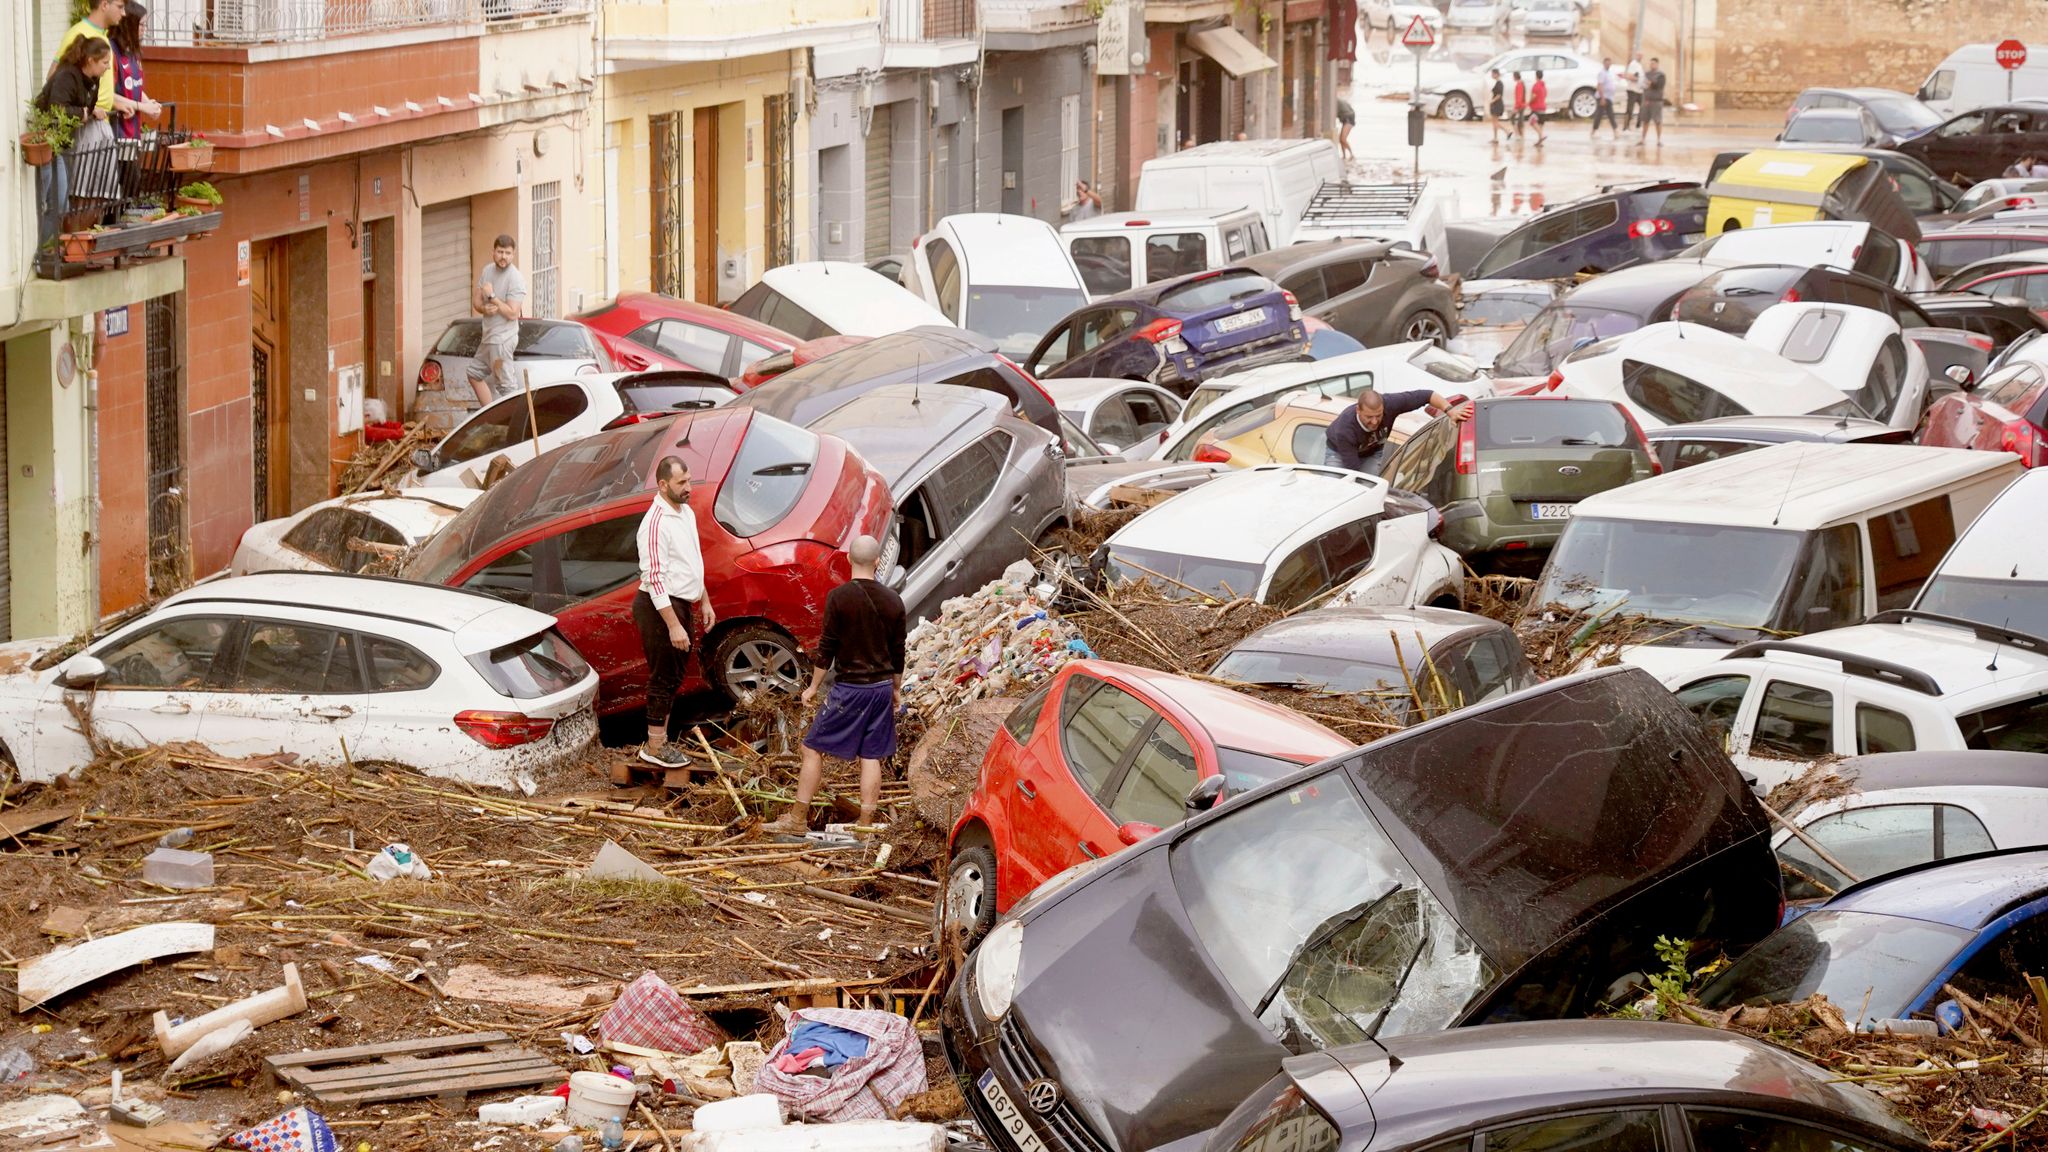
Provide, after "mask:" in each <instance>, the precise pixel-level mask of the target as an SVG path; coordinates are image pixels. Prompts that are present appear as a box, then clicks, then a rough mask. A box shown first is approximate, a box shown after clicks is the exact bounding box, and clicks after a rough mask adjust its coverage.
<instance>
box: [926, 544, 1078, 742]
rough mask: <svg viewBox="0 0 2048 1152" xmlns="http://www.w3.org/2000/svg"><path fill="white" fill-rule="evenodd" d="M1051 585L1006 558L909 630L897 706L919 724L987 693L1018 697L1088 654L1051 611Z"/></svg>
mask: <svg viewBox="0 0 2048 1152" xmlns="http://www.w3.org/2000/svg"><path fill="white" fill-rule="evenodd" d="M1056 591H1057V589H1056V587H1055V586H1054V585H1052V584H1049V583H1045V582H1041V581H1040V580H1039V579H1038V571H1037V569H1036V568H1034V567H1033V566H1032V565H1031V563H1030V561H1028V560H1019V561H1017V562H1016V563H1015V564H1012V565H1010V567H1009V569H1008V570H1007V571H1005V572H1004V573H1003V575H1002V577H1001V578H1000V579H996V580H991V581H989V582H988V583H987V584H984V585H982V587H981V588H980V589H978V590H977V591H975V592H973V593H971V594H969V595H966V596H955V597H953V598H952V599H950V600H947V601H946V602H945V603H943V604H941V605H940V606H939V614H938V615H937V616H934V617H932V618H931V619H929V620H926V621H924V622H923V623H921V624H919V625H918V626H917V627H916V628H915V629H913V630H912V631H911V633H910V636H909V638H908V640H907V641H906V643H905V649H904V673H903V706H904V708H905V709H906V710H908V711H910V712H913V713H915V714H917V716H918V718H919V719H920V720H922V721H924V722H925V723H927V724H928V723H930V722H931V721H932V720H934V719H936V718H937V717H939V716H941V715H943V714H945V713H948V712H951V711H953V710H955V709H957V708H960V707H961V706H963V705H966V704H970V703H972V702H974V701H976V700H980V699H982V698H984V697H990V696H1019V695H1022V694H1024V693H1025V692H1028V691H1030V690H1031V689H1032V688H1034V687H1036V686H1037V685H1038V684H1040V683H1041V682H1043V681H1044V680H1045V678H1046V677H1048V676H1050V675H1052V674H1053V673H1054V672H1056V671H1058V670H1059V668H1060V666H1061V665H1062V664H1065V663H1066V662H1067V661H1069V660H1074V659H1078V658H1081V657H1085V656H1093V655H1095V653H1094V652H1093V651H1092V650H1091V649H1090V648H1089V646H1088V643H1087V642H1086V641H1084V640H1083V639H1081V634H1080V633H1079V632H1077V631H1076V630H1075V629H1074V626H1073V625H1072V624H1070V623H1068V622H1067V621H1065V620H1063V619H1061V618H1060V617H1059V616H1058V615H1057V614H1055V613H1054V611H1053V608H1052V603H1053V599H1054V595H1055V593H1056Z"/></svg>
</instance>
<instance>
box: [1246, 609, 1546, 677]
mask: <svg viewBox="0 0 2048 1152" xmlns="http://www.w3.org/2000/svg"><path fill="white" fill-rule="evenodd" d="M1506 631H1509V629H1508V627H1507V625H1505V624H1502V623H1500V622H1499V621H1496V620H1489V619H1487V618H1486V617H1484V616H1477V615H1474V614H1472V613H1470V612H1460V611H1457V610H1456V609H1452V608H1428V607H1418V608H1353V607H1339V608H1317V609H1314V610H1313V611H1309V612H1297V613H1295V614H1294V615H1292V616H1289V617H1287V618H1286V619H1284V620H1276V621H1274V622H1273V623H1271V624H1268V625H1266V626H1265V627H1264V628H1261V629H1259V630H1258V631H1256V632H1254V633H1252V634H1251V635H1249V636H1246V637H1245V638H1244V639H1242V640H1240V641H1238V642H1237V645H1236V646H1235V647H1234V648H1232V649H1231V651H1233V652H1283V653H1301V654H1304V655H1324V656H1338V657H1343V658H1346V659H1351V660H1357V661H1362V662H1371V663H1377V664H1392V663H1395V649H1396V647H1397V646H1398V647H1399V649H1400V655H1401V656H1402V657H1404V658H1405V659H1403V660H1401V661H1400V663H1401V664H1403V665H1404V666H1406V667H1409V668H1417V667H1421V665H1422V662H1423V657H1424V655H1425V654H1426V653H1427V652H1428V651H1429V650H1430V649H1432V648H1435V647H1436V646H1437V645H1438V644H1441V643H1443V642H1444V641H1446V640H1449V639H1451V638H1452V637H1454V636H1462V635H1464V634H1466V633H1468V632H1506ZM1396 636H1398V637H1399V639H1398V641H1397V640H1396V639H1395V637H1396ZM1418 637H1419V638H1420V640H1421V643H1420V644H1419V645H1418V644H1416V643H1415V640H1416V639H1417V638H1418Z"/></svg>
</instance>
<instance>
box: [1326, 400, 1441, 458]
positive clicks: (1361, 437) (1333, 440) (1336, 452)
mask: <svg viewBox="0 0 2048 1152" xmlns="http://www.w3.org/2000/svg"><path fill="white" fill-rule="evenodd" d="M1417 408H1427V409H1429V410H1430V411H1431V412H1434V413H1436V414H1438V415H1448V416H1450V418H1451V419H1453V420H1456V421H1458V422H1459V423H1461V424H1462V423H1464V422H1465V421H1467V420H1470V419H1471V418H1472V402H1471V401H1470V400H1465V399H1459V400H1456V401H1453V400H1448V399H1445V398H1444V396H1443V395H1442V394H1441V393H1438V392H1426V391H1423V390H1422V389H1420V388H1417V389H1415V390H1414V391H1412V392H1389V393H1387V394H1386V395H1385V396H1382V395H1380V394H1379V393H1377V392H1366V393H1363V394H1361V395H1360V396H1359V397H1358V402H1357V403H1355V404H1353V405H1351V407H1349V408H1346V409H1344V411H1342V412H1339V413H1338V414H1337V418H1336V419H1335V420H1332V421H1330V423H1329V426H1328V427H1326V428H1325V429H1323V440H1324V442H1325V443H1326V444H1327V445H1328V447H1329V460H1330V463H1331V464H1334V465H1336V466H1337V467H1339V468H1349V469H1351V470H1352V471H1353V472H1365V473H1369V474H1371V475H1374V476H1377V475H1379V474H1380V469H1381V468H1382V467H1384V466H1385V465H1386V462H1387V432H1388V430H1389V429H1391V428H1392V427H1393V426H1394V418H1395V417H1397V416H1401V415H1405V414H1406V413H1409V412H1413V411H1415V410H1416V409H1417Z"/></svg>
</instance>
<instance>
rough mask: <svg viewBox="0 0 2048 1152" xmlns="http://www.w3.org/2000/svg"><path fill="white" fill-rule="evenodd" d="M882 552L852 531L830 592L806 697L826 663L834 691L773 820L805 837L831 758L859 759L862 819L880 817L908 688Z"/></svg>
mask: <svg viewBox="0 0 2048 1152" xmlns="http://www.w3.org/2000/svg"><path fill="white" fill-rule="evenodd" d="M881 555H882V545H881V543H880V542H878V541H877V540H876V539H875V538H874V537H873V536H857V537H855V538H854V541H853V543H852V544H851V545H849V546H848V547H847V549H846V556H847V559H848V560H849V561H851V562H852V566H853V578H852V579H851V580H848V581H847V582H846V583H844V584H841V585H840V586H839V587H837V588H834V589H833V590H832V591H831V593H830V594H829V595H827V596H826V597H825V627H824V631H823V633H822V635H820V637H819V639H818V652H817V659H816V660H815V661H814V662H813V664H812V665H811V683H810V685H809V686H808V687H806V688H805V689H804V692H803V700H804V703H805V704H806V705H808V704H809V703H810V702H811V701H812V700H813V699H814V698H816V696H817V695H818V687H819V685H821V684H823V683H824V682H825V672H826V670H827V669H831V670H832V672H833V677H832V690H831V691H830V692H829V693H827V694H826V696H825V706H824V707H823V708H820V709H818V716H817V718H816V719H815V720H812V721H811V730H810V731H809V732H807V733H805V734H804V759H803V767H802V769H801V770H800V771H799V773H798V775H797V784H796V803H795V804H794V805H793V806H791V808H790V810H789V811H787V812H785V813H783V814H782V816H781V818H780V819H777V820H776V821H774V822H773V823H771V824H769V825H768V829H769V831H771V832H780V833H784V834H794V835H799V836H800V835H802V834H803V833H804V831H805V830H806V829H807V828H809V826H810V809H811V799H812V797H814V796H816V795H817V794H818V784H819V781H820V780H821V779H822V778H823V777H824V774H825V761H824V758H825V757H826V756H832V757H835V758H837V759H841V760H858V761H859V762H860V822H861V823H862V824H864V825H872V824H873V823H874V822H875V805H876V804H877V803H879V802H880V800H881V796H882V761H883V760H885V759H887V758H888V757H890V756H891V755H894V754H895V752H896V704H897V700H898V698H899V697H900V695H901V693H902V689H903V639H904V625H903V598H902V597H900V596H898V595H896V593H895V592H893V591H891V590H890V589H889V588H887V587H886V586H884V585H882V584H878V583H876V582H875V561H876V560H878V559H880V558H881Z"/></svg>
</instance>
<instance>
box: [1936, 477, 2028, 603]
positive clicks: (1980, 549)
mask: <svg viewBox="0 0 2048 1152" xmlns="http://www.w3.org/2000/svg"><path fill="white" fill-rule="evenodd" d="M2044 504H2048V472H2037V471H2034V470H2032V469H2029V470H2027V471H2025V472H2022V473H2020V476H2019V479H2017V480H2014V481H2013V482H2012V483H2011V484H2010V485H2008V486H2007V487H2006V489H2005V490H2004V491H2003V492H2000V493H1999V494H1998V495H1997V496H1996V497H1993V498H1992V501H1991V504H1990V505H1989V506H1988V507H1986V508H1985V509H1984V511H1983V512H1981V513H1979V514H1978V516H1977V519H1976V520H1975V521H1974V522H1972V523H1971V525H1970V526H1969V527H1968V528H1966V529H1964V530H1963V534H1962V536H1960V537H1959V538H1957V540H1956V542H1955V544H1954V545H1952V546H1951V547H1950V548H1949V550H1948V555H1946V556H1944V557H1942V559H1941V565H1940V566H1939V567H1937V568H1936V569H1935V570H1934V575H1935V576H1961V577H1964V578H1967V579H1976V580H1987V579H1988V580H2016V581H2023V582H2025V583H2030V584H2032V583H2048V541H2044V539H2043V537H2042V535H2041V531H2040V529H2041V509H2042V507H2043V505H2044Z"/></svg>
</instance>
